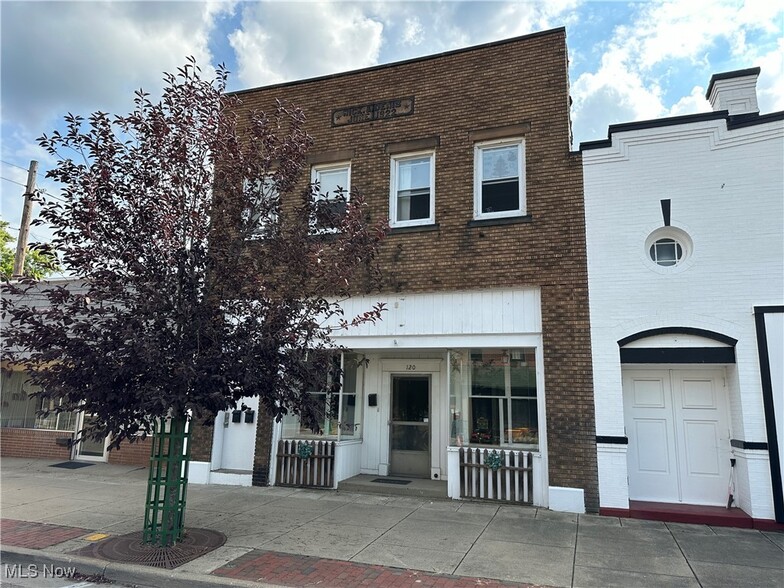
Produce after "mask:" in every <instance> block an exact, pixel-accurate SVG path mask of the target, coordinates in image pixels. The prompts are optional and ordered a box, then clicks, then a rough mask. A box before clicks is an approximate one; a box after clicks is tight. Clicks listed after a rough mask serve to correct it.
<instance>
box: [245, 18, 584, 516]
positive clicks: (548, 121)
mask: <svg viewBox="0 0 784 588" xmlns="http://www.w3.org/2000/svg"><path fill="white" fill-rule="evenodd" d="M567 62H568V59H567V50H566V33H565V31H564V30H563V29H556V30H554V31H549V32H546V33H541V34H535V35H530V36H527V37H521V38H518V39H514V40H511V41H509V42H502V43H496V44H490V45H486V46H480V47H475V48H472V49H469V50H464V51H458V52H452V53H449V54H444V55H441V56H436V57H433V58H425V59H421V60H413V61H410V62H403V63H400V64H395V65H392V66H383V67H378V68H371V69H369V70H364V71H359V72H353V73H349V74H344V75H336V76H331V77H326V78H320V79H316V80H311V81H303V82H296V83H292V84H286V85H281V86H273V87H267V88H261V89H256V90H249V91H245V92H241V93H240V94H239V95H240V97H241V99H242V101H243V103H244V104H245V105H246V106H247V107H249V108H259V109H269V108H270V107H271V105H272V103H273V101H274V99H276V98H280V99H285V100H288V101H290V102H291V103H292V104H294V105H296V106H299V107H301V108H303V109H304V111H305V113H306V116H307V125H306V126H307V130H308V132H309V133H310V134H311V135H312V136H313V137H314V138H315V145H314V147H313V149H312V150H311V153H312V154H313V156H314V157H319V155H320V154H322V155H323V154H327V155H328V154H329V153H330V152H346V151H348V152H353V156H352V157H351V187H352V188H356V189H358V190H360V191H361V192H363V193H364V195H365V197H366V199H367V201H368V205H369V208H370V212H371V214H372V216H373V217H374V218H380V217H387V216H388V215H389V184H390V155H389V150H388V146H389V145H390V144H400V143H404V142H408V141H412V142H416V141H418V140H427V141H431V142H432V138H433V137H436V138H437V139H436V142H437V147H436V148H435V177H436V180H435V181H436V184H435V221H436V226H435V227H432V226H430V227H427V228H426V229H423V230H406V231H397V232H396V231H393V232H392V233H391V234H390V235H389V237H388V238H387V240H386V241H385V243H384V244H383V246H382V250H381V254H380V261H381V266H382V269H383V272H384V277H385V287H384V289H385V290H386V291H388V292H409V293H415V292H435V291H448V290H470V289H479V288H482V289H484V288H493V287H514V286H520V287H531V286H534V287H539V288H540V289H541V298H542V324H543V339H544V357H545V386H546V402H547V405H546V408H547V420H548V423H547V426H548V456H549V473H550V484H551V485H553V486H565V487H576V488H583V489H584V490H585V493H586V508H588V509H589V510H596V509H597V508H598V481H597V473H596V471H597V469H596V446H595V425H594V404H593V390H592V372H591V345H590V333H589V317H588V287H587V269H586V253H585V251H586V250H585V221H584V212H583V184H582V168H581V156H580V154H578V153H572V152H570V142H569V137H570V121H569V94H568V83H569V82H568V71H567ZM407 96H414V112H413V114H410V115H407V116H400V117H396V118H392V119H388V120H377V121H373V122H365V123H359V124H348V125H343V126H332V112H333V111H334V110H335V109H338V108H343V107H347V106H353V105H362V104H367V103H371V102H378V101H383V100H388V99H392V98H400V97H407ZM499 127H507V128H510V129H509V130H508V131H507V133H510V132H516V133H521V134H522V136H524V139H525V157H524V160H525V170H526V207H527V214H528V215H529V216H530V218H527V219H525V222H514V223H510V224H501V223H493V222H487V223H472V222H471V221H472V219H473V203H474V142H475V141H476V140H480V139H486V138H490V137H493V136H504V130H503V129H502V130H500V131H499V130H498V128H499ZM414 144H416V143H414ZM423 144H424V143H423ZM308 180H309V178H303V180H302V188H303V189H304V188H305V186H306V182H307V181H308ZM264 422H265V421H264V419H260V422H259V425H260V426H259V436H258V441H257V448H256V456H257V457H256V466H257V467H259V468H261V467H263V466H264V465H265V464H266V462H267V461H268V457H266V456H268V455H269V441H268V439H270V434H269V431H267V427H266V426H263V423H264ZM265 440H266V445H265Z"/></svg>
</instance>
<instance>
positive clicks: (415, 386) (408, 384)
mask: <svg viewBox="0 0 784 588" xmlns="http://www.w3.org/2000/svg"><path fill="white" fill-rule="evenodd" d="M392 387H393V389H392V420H393V421H404V422H420V423H421V422H426V419H428V418H429V416H430V394H429V393H428V389H429V380H428V379H427V378H421V377H420V378H410V377H396V378H394V380H393V384H392Z"/></svg>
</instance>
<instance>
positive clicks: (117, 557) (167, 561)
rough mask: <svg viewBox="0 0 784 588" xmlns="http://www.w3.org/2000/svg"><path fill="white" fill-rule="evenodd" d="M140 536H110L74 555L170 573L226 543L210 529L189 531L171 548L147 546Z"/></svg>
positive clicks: (224, 537)
mask: <svg viewBox="0 0 784 588" xmlns="http://www.w3.org/2000/svg"><path fill="white" fill-rule="evenodd" d="M142 536H143V532H142V531H136V532H135V533H129V534H128V535H121V536H119V537H109V538H108V539H104V540H103V541H99V542H97V543H94V544H92V545H88V546H87V547H83V548H82V549H79V550H77V551H74V553H75V554H79V555H85V556H88V557H95V558H97V559H102V560H104V561H114V562H122V563H134V564H140V565H144V566H151V567H155V568H166V569H169V570H170V569H172V568H176V567H177V566H181V565H182V564H184V563H187V562H189V561H191V560H193V559H196V558H197V557H201V556H202V555H204V554H205V553H209V552H210V551H212V550H214V549H217V548H218V547H220V546H221V545H223V544H224V543H225V542H226V535H224V534H223V533H219V532H218V531H211V530H209V529H188V530H187V532H186V533H185V534H184V536H183V538H182V540H181V541H180V542H179V543H177V544H176V545H172V546H170V547H159V546H158V545H149V544H146V543H144V541H143V540H142Z"/></svg>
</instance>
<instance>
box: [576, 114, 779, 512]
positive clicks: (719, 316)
mask: <svg viewBox="0 0 784 588" xmlns="http://www.w3.org/2000/svg"><path fill="white" fill-rule="evenodd" d="M782 153H784V122H782V121H778V122H776V121H773V122H769V123H766V124H759V125H752V126H746V127H743V128H737V129H734V130H727V125H726V120H725V119H715V120H707V121H701V122H692V123H688V124H679V125H674V126H673V125H670V126H662V127H657V128H647V129H638V130H629V131H622V132H617V133H613V136H612V145H611V146H609V147H605V148H599V149H587V150H585V151H584V152H583V163H584V180H585V201H586V206H585V213H586V231H587V250H588V275H589V280H588V282H589V290H590V308H591V331H592V340H591V343H592V351H593V370H594V395H595V404H596V428H597V435H599V436H624V435H625V431H624V415H623V399H622V387H621V382H622V380H621V364H620V355H619V348H618V343H617V342H618V340H619V339H622V338H624V337H626V336H628V335H631V334H634V333H638V332H640V331H644V330H648V329H653V328H659V327H676V326H677V327H695V328H700V329H706V330H710V331H715V332H718V333H721V334H723V335H727V336H730V337H733V338H735V339H737V340H738V343H737V346H736V361H737V364H736V365H735V366H730V367H728V368H727V380H728V381H727V387H728V390H729V400H730V414H731V437H732V438H734V439H740V440H744V441H753V442H760V441H766V433H765V420H764V413H763V405H762V394H761V388H760V375H759V373H760V372H759V361H758V356H757V344H756V336H755V329H754V316H753V307H754V306H755V305H777V304H782V302H783V301H784V254H783V249H784V245H783V244H784V197H783V196H782V195H783V194H784V169H783V167H784V166H783V165H782ZM662 199H669V200H671V225H672V226H674V227H678V228H680V229H682V230H684V231H685V232H686V233H688V235H689V236H690V237H691V239H692V240H693V245H694V248H693V254H692V256H691V258H690V259H689V260H688V261H687V262H686V263H684V264H682V266H677V267H675V268H661V267H658V266H655V265H654V264H653V263H652V262H651V261H650V259H649V257H648V251H647V250H646V248H645V240H646V238H647V237H648V236H649V234H650V233H651V232H652V231H653V230H655V229H657V228H659V227H662V226H663V220H662V209H661V204H660V201H661V200H662ZM753 453H754V456H753V463H751V461H752V460H750V452H743V451H738V452H737V453H736V457H737V458H738V459H739V461H740V460H743V461H744V463H742V464H738V467H737V468H736V475H738V476H741V477H743V479H741V480H738V481H737V482H736V486H737V490H738V494H739V496H738V497H737V499H738V501H739V502H740V505H741V506H742V507H743V508H744V510H746V511H747V512H749V513H750V514H751V515H752V516H754V517H757V518H773V512H772V501H771V499H770V492H771V490H770V473H769V471H768V470H767V459H764V462H765V463H764V466H765V467H764V468H762V469H761V466H760V459H759V458H760V456H759V455H758V453H759V452H753ZM623 454H625V446H618V445H616V446H608V445H605V444H600V445H599V460H598V461H599V482H600V496H601V498H600V503H601V506H603V507H614V508H627V507H628V491H624V490H625V480H626V460H625V455H623ZM765 455H767V453H766V452H765ZM763 470H764V471H767V472H768V473H767V478H765V477H764V476H762V475H760V474H761V472H762V471H763ZM619 483H621V488H619V487H618V484H619Z"/></svg>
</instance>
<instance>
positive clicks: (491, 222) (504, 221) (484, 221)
mask: <svg viewBox="0 0 784 588" xmlns="http://www.w3.org/2000/svg"><path fill="white" fill-rule="evenodd" d="M533 220H534V218H533V217H532V216H531V215H530V214H524V215H521V216H504V217H500V218H479V219H474V220H470V221H468V223H466V224H467V225H468V226H469V227H494V226H500V225H519V224H523V223H530V222H533Z"/></svg>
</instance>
